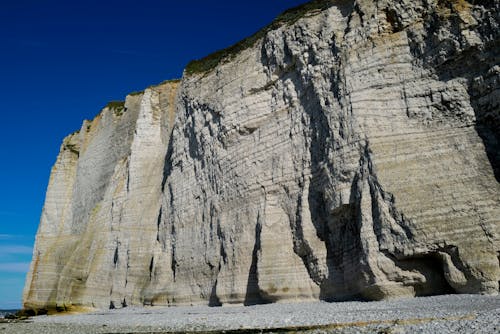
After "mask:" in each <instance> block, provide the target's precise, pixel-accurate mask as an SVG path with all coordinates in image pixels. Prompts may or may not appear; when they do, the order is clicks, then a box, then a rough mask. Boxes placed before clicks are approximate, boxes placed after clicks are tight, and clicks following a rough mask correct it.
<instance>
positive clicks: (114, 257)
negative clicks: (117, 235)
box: [113, 246, 118, 268]
mask: <svg viewBox="0 0 500 334" xmlns="http://www.w3.org/2000/svg"><path fill="white" fill-rule="evenodd" d="M113 264H114V265H115V268H116V267H117V265H118V246H116V248H115V254H114V255H113Z"/></svg>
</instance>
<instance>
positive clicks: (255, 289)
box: [243, 214, 269, 306]
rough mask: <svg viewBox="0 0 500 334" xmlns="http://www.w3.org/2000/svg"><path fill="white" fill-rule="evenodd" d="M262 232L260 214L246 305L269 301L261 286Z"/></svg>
mask: <svg viewBox="0 0 500 334" xmlns="http://www.w3.org/2000/svg"><path fill="white" fill-rule="evenodd" d="M261 232H262V225H261V222H260V214H259V216H258V217H257V224H255V243H254V247H253V251H252V264H251V265H250V270H249V273H248V281H247V290H246V295H245V301H244V302H243V304H244V305H245V306H248V305H257V304H265V303H268V302H269V301H267V300H265V299H264V298H263V297H262V295H261V293H260V288H259V276H258V272H257V270H258V268H257V263H258V256H259V252H260V249H261V245H260V234H261Z"/></svg>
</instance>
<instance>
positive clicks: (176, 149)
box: [24, 0, 500, 308]
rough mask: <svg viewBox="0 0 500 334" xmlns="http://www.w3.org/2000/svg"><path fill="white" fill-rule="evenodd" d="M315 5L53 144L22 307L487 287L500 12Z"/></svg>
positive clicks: (497, 230)
mask: <svg viewBox="0 0 500 334" xmlns="http://www.w3.org/2000/svg"><path fill="white" fill-rule="evenodd" d="M318 4H320V5H321V6H317V8H320V10H310V11H308V12H307V13H305V15H303V17H301V18H300V19H299V18H298V17H294V19H293V20H290V21H288V22H279V24H274V25H272V26H271V27H270V28H268V29H266V30H265V31H264V32H263V33H261V34H260V35H258V36H257V37H256V38H254V40H249V41H250V42H248V41H247V42H248V43H247V44H248V45H246V46H245V47H241V48H239V49H238V50H237V51H238V52H237V53H233V54H230V55H227V56H226V57H225V58H224V57H222V58H220V59H218V60H217V61H216V62H215V64H214V66H213V68H212V67H210V68H204V69H203V70H202V71H200V70H199V69H198V70H196V68H195V69H190V71H186V72H185V75H184V77H183V79H182V80H181V81H180V82H166V83H163V84H160V85H158V86H155V87H151V88H148V89H146V90H145V91H144V92H142V93H138V94H133V95H129V96H127V98H126V101H125V104H124V105H123V106H122V105H120V104H110V105H109V106H108V107H106V108H104V110H103V111H102V112H101V113H100V114H99V115H98V116H97V117H96V118H95V119H94V120H93V121H92V122H88V121H85V122H84V123H83V126H82V129H81V130H80V131H79V132H77V133H74V134H72V135H70V136H68V137H67V138H66V139H65V140H64V142H63V144H62V146H61V151H60V154H59V156H58V158H57V161H56V163H55V165H54V167H53V169H52V173H51V177H50V182H49V187H48V190H47V197H46V202H45V206H44V209H43V214H42V218H41V223H40V227H39V231H38V234H37V239H36V245H35V250H34V254H33V262H32V265H31V269H30V272H29V274H28V277H27V281H26V288H25V291H24V306H25V307H26V308H53V307H56V306H59V307H70V306H75V305H79V306H91V307H92V306H93V307H122V306H126V305H180V304H210V305H220V304H231V303H244V304H247V305H248V304H254V303H262V302H279V301H289V300H307V299H318V298H320V299H325V300H341V299H349V298H360V297H361V298H367V299H383V298H391V297H399V296H415V295H429V294H440V293H449V292H457V293H484V294H496V293H498V281H499V279H500V266H499V251H500V240H499V235H500V184H499V182H498V180H499V175H500V170H499V161H500V159H499V153H498V152H500V150H499V147H498V140H499V138H498V137H499V133H500V126H499V125H500V112H499V102H500V85H499V82H500V66H499V65H498V64H499V63H500V62H499V57H500V45H499V41H500V39H499V34H500V27H499V21H500V19H499V18H500V1H498V0H494V1H465V0H455V1H445V0H439V1H434V0H412V1H409V0H398V1H396V0H380V1H371V0H370V1H368V0H357V1H353V0H343V1H340V0H337V1H317V2H315V3H313V4H312V7H314V6H315V5H318ZM292 13H294V12H293V11H292ZM212 60H213V59H212Z"/></svg>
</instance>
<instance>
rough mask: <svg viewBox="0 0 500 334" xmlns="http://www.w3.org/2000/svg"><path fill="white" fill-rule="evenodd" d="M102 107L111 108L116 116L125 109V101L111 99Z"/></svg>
mask: <svg viewBox="0 0 500 334" xmlns="http://www.w3.org/2000/svg"><path fill="white" fill-rule="evenodd" d="M104 108H108V109H109V110H112V111H113V113H114V114H115V115H116V116H121V115H122V114H123V113H124V112H125V111H126V108H125V101H111V102H108V104H106V106H105V107H104Z"/></svg>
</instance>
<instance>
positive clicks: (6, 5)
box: [0, 0, 307, 309]
mask: <svg viewBox="0 0 500 334" xmlns="http://www.w3.org/2000/svg"><path fill="white" fill-rule="evenodd" d="M304 2H307V1H306V0H282V1H280V0H252V1H234V0H232V1H206V0H190V1H166V0H143V1H129V0H121V1H115V0H100V1H95V0H87V1H77V0H75V1H67V0H59V1H55V0H44V1H42V0H4V1H2V4H1V6H0V42H1V49H0V110H1V120H2V121H1V123H0V124H1V125H0V126H1V131H0V143H1V145H0V157H1V163H0V168H1V169H0V185H1V187H0V309H5V308H18V307H20V305H21V291H22V288H23V285H24V280H25V275H26V271H27V270H28V266H29V262H30V260H31V252H32V246H33V242H34V237H35V233H36V230H37V227H38V222H39V217H40V213H41V209H42V206H43V201H44V196H45V190H46V187H47V182H48V179H49V173H50V168H51V166H52V164H53V163H54V162H55V159H56V156H57V153H58V152H59V146H60V144H61V141H62V139H63V138H64V137H65V136H66V135H67V134H69V133H71V132H73V131H75V130H77V129H79V128H80V126H81V123H82V121H83V120H84V119H91V118H93V117H94V116H95V115H96V114H97V113H98V112H99V110H100V109H101V108H102V107H103V106H104V105H105V104H106V103H107V102H108V101H110V100H122V99H123V98H124V96H125V95H126V94H127V93H128V92H132V91H136V90H142V89H144V88H145V87H147V86H149V85H151V84H156V83H159V82H161V81H163V80H165V79H172V78H179V77H180V76H181V74H182V70H183V68H184V66H185V65H186V64H187V63H188V62H189V61H190V60H192V59H197V58H201V57H203V56H206V55H208V54H210V53H211V52H213V51H216V50H218V49H221V48H224V47H227V46H229V45H231V44H233V43H235V42H237V41H239V40H240V39H242V38H244V37H247V36H249V35H251V34H252V33H254V32H255V31H257V30H259V29H260V28H261V27H263V26H265V25H266V24H268V23H269V22H270V21H271V20H272V19H273V18H274V17H276V16H277V15H278V14H279V13H280V12H282V11H283V10H285V9H287V8H290V7H294V6H297V5H299V4H301V3H304Z"/></svg>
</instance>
